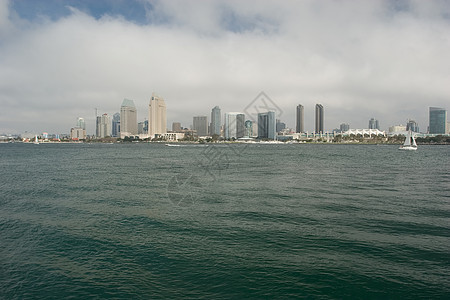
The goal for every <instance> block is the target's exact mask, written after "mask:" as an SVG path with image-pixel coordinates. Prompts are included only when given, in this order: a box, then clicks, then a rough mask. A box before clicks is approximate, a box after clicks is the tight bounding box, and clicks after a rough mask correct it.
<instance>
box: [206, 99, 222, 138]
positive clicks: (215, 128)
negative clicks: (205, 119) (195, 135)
mask: <svg viewBox="0 0 450 300" xmlns="http://www.w3.org/2000/svg"><path fill="white" fill-rule="evenodd" d="M221 125H222V120H221V115H220V107H218V106H216V107H214V108H213V109H212V110H211V125H210V130H209V134H210V135H211V136H212V135H215V134H217V135H220V126H221Z"/></svg>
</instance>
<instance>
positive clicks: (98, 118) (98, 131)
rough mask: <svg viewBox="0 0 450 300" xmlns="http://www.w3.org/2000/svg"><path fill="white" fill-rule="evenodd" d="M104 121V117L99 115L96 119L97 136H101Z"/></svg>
mask: <svg viewBox="0 0 450 300" xmlns="http://www.w3.org/2000/svg"><path fill="white" fill-rule="evenodd" d="M101 122H102V117H101V116H97V117H96V120H95V136H96V137H100V124H101Z"/></svg>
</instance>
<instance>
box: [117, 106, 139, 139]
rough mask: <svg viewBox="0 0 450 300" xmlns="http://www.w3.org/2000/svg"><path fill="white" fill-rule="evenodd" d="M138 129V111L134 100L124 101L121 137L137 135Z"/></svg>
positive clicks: (121, 112)
mask: <svg viewBox="0 0 450 300" xmlns="http://www.w3.org/2000/svg"><path fill="white" fill-rule="evenodd" d="M137 133H138V128H137V110H136V107H135V106H134V102H133V100H129V99H123V102H122V106H121V107H120V137H121V138H124V137H126V136H132V135H136V134H137Z"/></svg>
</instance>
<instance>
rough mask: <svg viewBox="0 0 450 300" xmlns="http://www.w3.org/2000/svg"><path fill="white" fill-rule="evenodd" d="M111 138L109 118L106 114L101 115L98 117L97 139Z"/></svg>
mask: <svg viewBox="0 0 450 300" xmlns="http://www.w3.org/2000/svg"><path fill="white" fill-rule="evenodd" d="M107 136H111V118H110V117H109V116H108V114H103V115H102V116H101V117H100V135H99V137H101V138H104V137H107Z"/></svg>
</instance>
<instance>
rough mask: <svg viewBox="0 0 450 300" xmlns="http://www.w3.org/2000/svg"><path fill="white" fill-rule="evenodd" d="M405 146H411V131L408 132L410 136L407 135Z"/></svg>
mask: <svg viewBox="0 0 450 300" xmlns="http://www.w3.org/2000/svg"><path fill="white" fill-rule="evenodd" d="M403 146H411V132H410V131H408V134H407V135H406V138H405V142H404V143H403Z"/></svg>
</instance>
